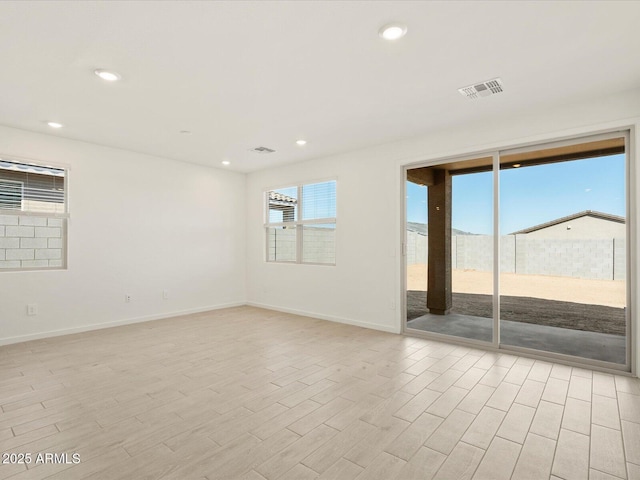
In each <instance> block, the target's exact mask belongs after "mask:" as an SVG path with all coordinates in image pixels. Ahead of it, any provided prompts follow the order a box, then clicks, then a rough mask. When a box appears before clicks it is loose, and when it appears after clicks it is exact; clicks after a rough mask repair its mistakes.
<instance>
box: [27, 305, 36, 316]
mask: <svg viewBox="0 0 640 480" xmlns="http://www.w3.org/2000/svg"><path fill="white" fill-rule="evenodd" d="M37 314H38V304H37V303H30V304H28V305H27V315H29V316H31V317H32V316H34V315H37Z"/></svg>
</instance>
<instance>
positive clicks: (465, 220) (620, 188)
mask: <svg viewBox="0 0 640 480" xmlns="http://www.w3.org/2000/svg"><path fill="white" fill-rule="evenodd" d="M624 178H625V166H624V155H611V156H607V157H598V158H590V159H584V160H575V161H571V162H560V163H552V164H548V165H540V166H535V167H526V168H525V167H523V168H519V169H518V168H516V169H508V170H501V172H500V214H501V219H500V233H501V234H507V233H511V232H514V231H517V230H521V229H523V228H527V227H531V226H533V225H538V224H540V223H544V222H548V221H550V220H554V219H556V218H559V217H563V216H566V215H571V214H572V213H577V212H580V211H583V210H597V211H600V212H604V213H611V214H614V215H620V216H624V215H625V211H626V207H625V180H624ZM426 192H427V189H426V187H420V186H419V185H416V184H413V183H411V182H407V220H408V221H410V222H419V223H426V221H427V212H426V194H427V193H426ZM492 192H493V174H492V173H491V172H483V173H476V174H468V175H457V176H454V177H453V212H452V226H453V228H457V229H459V230H464V231H467V232H471V233H479V234H491V233H492V230H493V227H492V224H493V193H492Z"/></svg>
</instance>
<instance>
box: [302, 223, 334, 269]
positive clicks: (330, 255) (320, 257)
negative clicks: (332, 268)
mask: <svg viewBox="0 0 640 480" xmlns="http://www.w3.org/2000/svg"><path fill="white" fill-rule="evenodd" d="M302 261H303V262H304V263H325V264H335V263H336V226H335V224H326V225H305V226H304V227H303V228H302Z"/></svg>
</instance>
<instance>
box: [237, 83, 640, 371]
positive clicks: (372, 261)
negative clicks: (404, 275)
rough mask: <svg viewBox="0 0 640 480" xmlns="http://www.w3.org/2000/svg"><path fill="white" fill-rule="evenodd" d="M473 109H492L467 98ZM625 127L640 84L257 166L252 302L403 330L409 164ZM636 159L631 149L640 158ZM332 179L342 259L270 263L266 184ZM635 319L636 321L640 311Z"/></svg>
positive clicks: (251, 180)
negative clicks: (402, 250) (405, 174)
mask: <svg viewBox="0 0 640 480" xmlns="http://www.w3.org/2000/svg"><path fill="white" fill-rule="evenodd" d="M489 101H490V99H489ZM469 108H470V109H475V108H485V107H483V105H482V103H480V102H477V103H471V102H470V103H469ZM486 108H487V109H489V108H490V106H489V104H487V105H486ZM428 114H429V112H425V115H428ZM627 126H635V128H636V129H638V127H639V126H640V90H636V91H632V92H628V93H626V94H621V95H615V96H610V97H603V98H601V99H598V100H597V101H596V100H595V99H591V98H590V99H587V100H586V101H585V102H584V103H581V104H578V105H565V106H558V107H556V108H554V109H549V108H546V109H542V108H541V109H540V110H539V111H537V112H528V113H527V115H522V116H513V117H510V118H506V119H502V120H498V121H485V122H483V123H481V124H474V125H468V126H466V127H458V128H453V129H448V130H442V131H440V132H438V133H434V134H432V135H428V136H424V137H420V138H414V139H410V140H403V141H400V142H396V143H391V144H385V145H380V146H377V147H372V148H368V149H363V150H360V151H356V152H351V153H348V154H341V155H335V156H331V157H327V158H321V159H317V160H313V161H308V162H304V163H299V164H294V165H290V166H283V167H279V168H275V169H269V170H264V171H259V172H254V173H251V174H249V175H248V178H247V242H248V244H247V297H248V300H249V302H250V303H251V304H254V305H261V306H267V307H270V308H275V309H280V310H284V311H295V312H300V313H304V314H308V315H313V316H316V317H320V318H327V319H332V320H337V321H342V322H345V323H352V324H358V325H364V326H370V327H373V328H377V329H381V330H387V331H394V332H400V331H401V326H402V312H401V308H400V306H401V302H402V279H401V271H402V266H401V265H402V259H401V257H400V256H398V255H395V256H394V255H393V254H394V252H398V251H399V247H400V243H401V240H400V239H401V222H402V215H403V213H402V208H403V205H402V198H401V197H402V190H401V188H402V183H403V182H402V166H403V165H408V164H412V163H419V162H425V161H426V162H428V161H430V160H434V161H435V160H437V159H439V158H443V157H448V156H459V155H465V154H470V153H475V152H478V151H482V150H489V149H496V148H508V147H515V146H519V145H523V144H526V143H532V142H541V141H548V140H555V139H558V138H562V137H569V136H575V135H581V134H587V133H592V132H597V131H601V130H606V129H610V128H619V127H627ZM639 130H640V129H639ZM636 135H637V134H636ZM637 141H638V138H636V142H637ZM309 145H311V142H310V143H309ZM637 160H638V159H637V153H635V152H632V163H633V164H634V165H635V164H636V163H637ZM634 172H635V174H634V175H635V176H637V175H638V172H637V171H635V170H634ZM635 176H634V177H633V179H632V180H633V181H634V182H635V181H636V178H635ZM332 177H336V178H337V179H338V199H337V202H338V204H337V205H338V219H337V240H336V242H337V246H336V256H337V259H336V262H337V265H336V266H335V267H316V266H303V265H282V264H273V263H266V262H265V261H264V244H265V240H264V235H265V233H264V230H263V228H262V225H263V197H262V195H263V191H264V190H265V189H267V188H269V187H274V186H284V185H287V184H292V183H297V182H306V181H314V180H319V179H320V180H321V179H325V178H332ZM634 208H635V206H634ZM635 228H636V229H637V228H638V226H637V225H636V226H635ZM634 234H637V231H635V232H634ZM362 238H370V239H371V240H370V243H369V244H364V245H363V243H362V242H361V239H362ZM636 238H637V235H636ZM632 240H633V238H632ZM634 293H635V295H636V296H637V291H634ZM636 304H637V302H636ZM392 305H394V306H395V310H392V309H391V306H392ZM634 323H635V325H634V327H636V326H637V323H638V322H637V319H636V318H635V317H634ZM635 341H636V343H637V339H636V340H635ZM639 348H640V346H639ZM639 370H640V369H639Z"/></svg>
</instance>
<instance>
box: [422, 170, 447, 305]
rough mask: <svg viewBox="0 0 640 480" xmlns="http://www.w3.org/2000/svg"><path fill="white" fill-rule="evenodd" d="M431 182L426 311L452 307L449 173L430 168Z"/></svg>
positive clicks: (428, 197) (428, 194) (428, 200)
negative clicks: (431, 173)
mask: <svg viewBox="0 0 640 480" xmlns="http://www.w3.org/2000/svg"><path fill="white" fill-rule="evenodd" d="M432 171H433V183H432V184H431V185H430V186H429V188H428V189H427V190H428V193H427V205H428V206H427V208H428V211H429V225H428V237H427V238H428V240H427V241H428V244H429V254H428V259H427V278H428V280H427V308H428V309H429V313H433V314H436V315H446V314H448V313H449V312H450V311H451V307H452V304H453V302H452V296H451V175H449V172H448V171H446V170H442V169H432Z"/></svg>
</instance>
